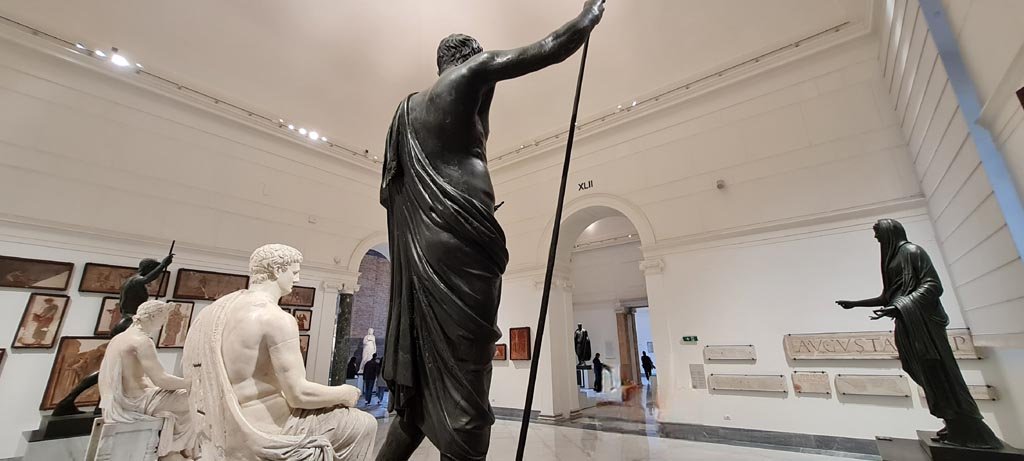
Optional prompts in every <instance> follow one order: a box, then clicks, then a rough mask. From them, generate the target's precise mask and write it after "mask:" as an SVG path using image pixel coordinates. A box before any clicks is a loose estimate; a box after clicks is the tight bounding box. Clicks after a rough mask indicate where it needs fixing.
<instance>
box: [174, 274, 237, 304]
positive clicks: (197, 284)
mask: <svg viewBox="0 0 1024 461" xmlns="http://www.w3.org/2000/svg"><path fill="white" fill-rule="evenodd" d="M245 288H249V276H248V275H238V274H224V273H220V272H210V271H201V270H195V269H178V279H177V281H176V282H174V297H175V298H181V299H193V300H199V301H215V300H217V298H220V297H221V296H224V295H226V294H228V293H232V292H235V291H238V290H243V289H245Z"/></svg>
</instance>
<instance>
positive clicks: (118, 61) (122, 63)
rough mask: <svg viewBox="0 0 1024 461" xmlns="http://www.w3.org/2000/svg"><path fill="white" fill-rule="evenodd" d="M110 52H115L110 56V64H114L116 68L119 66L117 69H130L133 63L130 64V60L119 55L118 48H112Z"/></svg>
mask: <svg viewBox="0 0 1024 461" xmlns="http://www.w3.org/2000/svg"><path fill="white" fill-rule="evenodd" d="M110 51H112V52H113V54H111V55H110V62H112V63H113V64H114V65H115V66H117V67H128V66H130V65H131V63H130V62H128V60H127V59H125V57H124V56H121V55H120V54H118V52H117V48H111V49H110Z"/></svg>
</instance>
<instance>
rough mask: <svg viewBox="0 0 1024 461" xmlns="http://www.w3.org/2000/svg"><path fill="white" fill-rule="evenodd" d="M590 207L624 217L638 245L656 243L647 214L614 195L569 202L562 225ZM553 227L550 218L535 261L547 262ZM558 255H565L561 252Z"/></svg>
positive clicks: (583, 198) (600, 195)
mask: <svg viewBox="0 0 1024 461" xmlns="http://www.w3.org/2000/svg"><path fill="white" fill-rule="evenodd" d="M592 207H607V208H611V209H613V210H615V211H618V212H619V213H621V214H622V215H623V216H625V217H626V219H628V220H629V222H630V223H632V224H633V227H635V228H636V231H637V235H639V236H640V243H641V244H642V245H643V246H647V245H654V244H655V243H656V242H657V239H656V238H655V236H654V228H653V227H652V226H651V222H650V220H648V219H647V214H645V213H644V211H643V209H642V208H640V207H639V206H637V205H635V204H633V203H632V202H630V201H629V200H627V199H625V198H623V197H620V196H618V195H614V194H601V193H595V194H587V195H584V196H582V197H578V198H575V199H573V200H571V201H569V202H568V203H566V204H565V206H564V207H563V212H562V223H563V224H564V223H565V222H566V221H567V220H568V219H570V218H572V216H573V214H575V213H577V212H579V211H582V210H585V209H587V208H592ZM554 227H555V219H554V217H551V218H550V219H549V220H548V223H547V225H545V226H544V231H543V233H541V235H543V236H545V237H544V238H541V239H540V242H539V243H538V246H537V261H545V260H547V255H548V250H549V246H550V243H551V240H550V238H549V237H547V236H550V235H551V230H552V229H553V228H554ZM570 251H571V249H570ZM559 253H560V254H566V253H563V252H561V251H560V252H559Z"/></svg>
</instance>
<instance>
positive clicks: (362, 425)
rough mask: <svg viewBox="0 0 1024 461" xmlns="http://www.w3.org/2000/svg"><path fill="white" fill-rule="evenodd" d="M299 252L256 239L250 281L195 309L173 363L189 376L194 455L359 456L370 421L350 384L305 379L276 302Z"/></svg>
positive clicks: (373, 426) (288, 319)
mask: <svg viewBox="0 0 1024 461" xmlns="http://www.w3.org/2000/svg"><path fill="white" fill-rule="evenodd" d="M301 262H302V254H301V253H299V251H298V250H296V249H294V248H291V247H288V246H285V245H264V246H262V247H260V248H258V249H257V250H256V251H255V252H253V254H252V257H251V258H250V260H249V271H250V275H251V277H252V278H251V281H252V284H251V285H250V287H249V288H248V289H244V290H239V291H236V292H234V293H231V294H228V295H226V296H224V297H222V298H220V299H218V300H217V301H216V302H214V303H213V304H211V305H209V306H208V307H206V308H205V309H203V310H202V311H201V312H200V313H199V315H198V316H197V317H196V319H195V321H194V323H193V326H192V328H191V331H190V332H189V335H188V339H186V341H185V351H184V356H183V358H182V367H183V368H184V370H185V378H186V379H187V380H189V383H190V385H191V388H190V393H189V403H190V406H191V407H192V410H193V411H194V413H195V415H194V416H195V417H196V418H197V423H198V428H199V431H200V444H201V446H202V453H203V459H204V460H207V459H212V460H284V461H299V460H316V461H328V460H364V459H370V456H371V455H372V452H373V444H374V437H375V435H376V433H377V421H376V419H374V417H373V416H372V415H370V414H369V413H365V412H363V411H361V410H357V409H355V408H354V407H355V405H356V401H357V400H358V399H359V394H360V392H359V389H357V388H356V387H354V386H350V385H347V384H346V385H341V386H325V385H321V384H317V383H313V382H310V381H307V380H306V367H305V365H304V362H303V360H302V353H301V352H300V350H299V329H298V325H297V324H296V323H295V319H294V317H292V316H291V314H288V313H287V312H285V311H283V310H281V307H280V306H278V304H277V302H278V299H280V298H281V296H284V295H286V294H288V293H289V292H291V290H292V285H293V284H294V283H295V282H298V281H299V264H300V263H301Z"/></svg>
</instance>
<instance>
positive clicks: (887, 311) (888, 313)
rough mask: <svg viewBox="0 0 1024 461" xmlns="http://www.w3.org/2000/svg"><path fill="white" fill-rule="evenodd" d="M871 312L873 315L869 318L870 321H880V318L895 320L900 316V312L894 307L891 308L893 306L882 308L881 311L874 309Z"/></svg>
mask: <svg viewBox="0 0 1024 461" xmlns="http://www.w3.org/2000/svg"><path fill="white" fill-rule="evenodd" d="M872 312H873V313H874V314H875V315H874V316H872V317H871V320H878V319H880V318H882V317H891V318H893V319H895V318H896V317H898V316H899V315H900V310H899V309H897V308H895V307H893V306H889V307H883V308H881V309H875V310H873V311H872Z"/></svg>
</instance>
